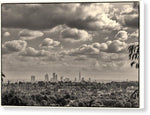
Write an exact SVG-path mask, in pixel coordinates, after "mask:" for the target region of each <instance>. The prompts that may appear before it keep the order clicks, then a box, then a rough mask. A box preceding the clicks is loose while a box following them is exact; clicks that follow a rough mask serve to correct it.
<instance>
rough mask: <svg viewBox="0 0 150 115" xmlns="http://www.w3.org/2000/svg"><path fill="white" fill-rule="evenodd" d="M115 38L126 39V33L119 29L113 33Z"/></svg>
mask: <svg viewBox="0 0 150 115" xmlns="http://www.w3.org/2000/svg"><path fill="white" fill-rule="evenodd" d="M115 39H116V40H121V41H125V40H127V39H128V33H127V32H126V31H122V30H121V31H119V32H118V33H117V34H116V35H115Z"/></svg>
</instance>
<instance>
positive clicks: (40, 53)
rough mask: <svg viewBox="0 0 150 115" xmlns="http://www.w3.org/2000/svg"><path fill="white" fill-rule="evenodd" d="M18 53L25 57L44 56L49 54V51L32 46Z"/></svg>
mask: <svg viewBox="0 0 150 115" xmlns="http://www.w3.org/2000/svg"><path fill="white" fill-rule="evenodd" d="M19 55H20V56H27V57H45V56H48V55H49V52H48V51H45V50H36V49H34V48H32V47H28V48H26V49H25V50H24V51H22V52H20V53H19Z"/></svg>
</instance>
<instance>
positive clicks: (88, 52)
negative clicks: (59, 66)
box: [61, 44, 99, 57]
mask: <svg viewBox="0 0 150 115" xmlns="http://www.w3.org/2000/svg"><path fill="white" fill-rule="evenodd" d="M98 54H99V49H98V48H95V47H93V46H92V45H87V44H83V45H81V46H80V47H79V48H75V49H71V50H68V51H63V52H61V55H69V56H81V55H85V56H88V57H95V56H97V55H98Z"/></svg>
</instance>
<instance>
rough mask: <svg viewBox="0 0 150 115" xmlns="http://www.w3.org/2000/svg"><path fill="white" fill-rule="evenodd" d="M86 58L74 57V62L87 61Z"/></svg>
mask: <svg viewBox="0 0 150 115" xmlns="http://www.w3.org/2000/svg"><path fill="white" fill-rule="evenodd" d="M87 59H88V58H87V57H86V56H83V55H82V56H77V57H75V59H74V60H76V61H84V60H87Z"/></svg>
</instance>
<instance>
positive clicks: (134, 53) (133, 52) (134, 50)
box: [128, 45, 139, 68]
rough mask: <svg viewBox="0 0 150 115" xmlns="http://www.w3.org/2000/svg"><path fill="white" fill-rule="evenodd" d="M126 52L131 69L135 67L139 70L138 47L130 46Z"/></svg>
mask: <svg viewBox="0 0 150 115" xmlns="http://www.w3.org/2000/svg"><path fill="white" fill-rule="evenodd" d="M128 50H129V59H130V60H131V67H132V66H133V65H135V67H136V68H139V45H130V46H129V47H128Z"/></svg>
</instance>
